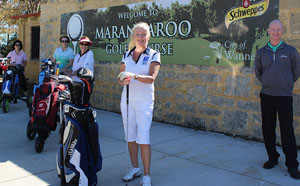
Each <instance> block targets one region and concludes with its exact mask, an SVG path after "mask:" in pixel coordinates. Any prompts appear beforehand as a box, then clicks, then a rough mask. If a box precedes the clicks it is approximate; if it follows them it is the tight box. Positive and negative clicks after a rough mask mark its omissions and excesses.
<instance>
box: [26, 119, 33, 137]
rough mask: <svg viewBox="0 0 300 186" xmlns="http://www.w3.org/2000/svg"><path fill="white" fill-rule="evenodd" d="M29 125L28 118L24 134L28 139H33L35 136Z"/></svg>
mask: <svg viewBox="0 0 300 186" xmlns="http://www.w3.org/2000/svg"><path fill="white" fill-rule="evenodd" d="M31 125H32V124H31V121H30V120H29V121H28V124H27V129H26V134H27V138H28V139H30V140H33V139H34V138H35V132H33V131H32V130H31Z"/></svg>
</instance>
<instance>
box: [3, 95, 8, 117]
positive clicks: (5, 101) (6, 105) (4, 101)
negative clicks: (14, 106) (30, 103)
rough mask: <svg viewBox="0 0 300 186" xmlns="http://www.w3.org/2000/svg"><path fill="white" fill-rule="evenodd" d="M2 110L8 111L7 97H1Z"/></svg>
mask: <svg viewBox="0 0 300 186" xmlns="http://www.w3.org/2000/svg"><path fill="white" fill-rule="evenodd" d="M2 110H3V112H4V113H8V111H9V100H8V98H3V100H2Z"/></svg>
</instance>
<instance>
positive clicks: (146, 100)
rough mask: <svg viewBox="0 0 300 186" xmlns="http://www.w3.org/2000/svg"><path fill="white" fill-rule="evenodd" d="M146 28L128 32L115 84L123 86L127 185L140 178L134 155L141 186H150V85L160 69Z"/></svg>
mask: <svg viewBox="0 0 300 186" xmlns="http://www.w3.org/2000/svg"><path fill="white" fill-rule="evenodd" d="M149 39H150V28H149V25H148V24H147V23H144V22H141V23H138V24H136V25H135V26H134V27H133V29H132V35H131V40H130V43H129V51H127V52H126V53H125V54H124V55H123V58H122V62H121V68H120V74H119V77H118V82H119V83H120V84H121V85H124V88H123V92H122V96H121V104H120V106H121V112H122V118H123V124H124V131H125V139H126V141H127V142H128V149H129V153H130V158H131V163H132V169H131V170H130V171H129V172H128V173H127V174H126V175H125V176H124V181H130V180H132V179H134V178H135V177H139V176H140V175H141V170H140V168H139V164H138V151H139V147H140V149H141V157H142V162H143V166H144V176H143V179H142V182H141V185H143V186H151V178H150V162H151V148H150V126H151V122H152V113H153V107H154V81H155V78H156V76H157V74H158V71H159V68H160V53H159V52H157V51H155V50H153V49H151V48H149V47H148V41H149Z"/></svg>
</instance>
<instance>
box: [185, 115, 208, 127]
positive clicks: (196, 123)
mask: <svg viewBox="0 0 300 186" xmlns="http://www.w3.org/2000/svg"><path fill="white" fill-rule="evenodd" d="M205 123H206V122H205V118H201V117H197V116H192V115H188V116H185V117H184V126H187V127H192V128H195V129H200V130H204V129H206V126H205Z"/></svg>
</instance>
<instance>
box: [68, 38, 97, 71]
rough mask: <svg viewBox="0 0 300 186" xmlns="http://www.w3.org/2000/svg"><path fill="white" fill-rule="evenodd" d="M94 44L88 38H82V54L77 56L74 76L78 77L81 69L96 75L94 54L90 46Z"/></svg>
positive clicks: (80, 43)
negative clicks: (83, 68)
mask: <svg viewBox="0 0 300 186" xmlns="http://www.w3.org/2000/svg"><path fill="white" fill-rule="evenodd" d="M92 44H93V43H92V42H91V40H90V39H89V38H88V37H87V36H82V37H81V38H80V40H79V48H80V52H79V53H78V54H76V55H75V57H74V62H73V67H72V71H73V72H72V74H74V75H76V74H77V71H78V69H79V68H81V67H85V68H88V69H89V70H90V71H92V72H93V73H94V53H93V51H90V50H89V47H90V45H92Z"/></svg>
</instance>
